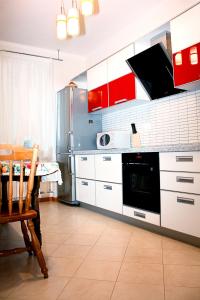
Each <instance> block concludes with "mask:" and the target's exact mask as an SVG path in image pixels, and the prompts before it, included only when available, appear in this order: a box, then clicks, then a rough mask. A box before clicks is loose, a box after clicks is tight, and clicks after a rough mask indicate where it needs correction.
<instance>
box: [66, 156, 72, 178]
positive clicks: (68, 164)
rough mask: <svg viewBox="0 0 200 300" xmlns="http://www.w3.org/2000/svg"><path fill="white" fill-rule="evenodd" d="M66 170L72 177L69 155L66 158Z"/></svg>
mask: <svg viewBox="0 0 200 300" xmlns="http://www.w3.org/2000/svg"><path fill="white" fill-rule="evenodd" d="M67 169H68V173H69V174H70V175H72V168H71V155H68V156H67Z"/></svg>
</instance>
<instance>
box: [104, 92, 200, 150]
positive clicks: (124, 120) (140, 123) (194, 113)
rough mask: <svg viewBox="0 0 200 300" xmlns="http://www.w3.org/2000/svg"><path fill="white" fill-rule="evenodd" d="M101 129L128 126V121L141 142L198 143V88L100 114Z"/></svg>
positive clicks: (116, 128)
mask: <svg viewBox="0 0 200 300" xmlns="http://www.w3.org/2000/svg"><path fill="white" fill-rule="evenodd" d="M102 123H103V126H102V130H103V131H108V130H129V131H130V133H131V123H135V124H136V128H137V131H138V133H139V134H140V137H141V143H142V146H159V145H179V144H193V143H200V91H199V90H198V91H195V92H185V93H182V94H178V95H173V96H170V97H166V98H162V99H159V100H154V101H149V102H148V101H147V103H146V104H144V105H141V106H132V107H130V108H126V109H120V106H119V110H118V111H115V112H109V113H106V114H103V116H102Z"/></svg>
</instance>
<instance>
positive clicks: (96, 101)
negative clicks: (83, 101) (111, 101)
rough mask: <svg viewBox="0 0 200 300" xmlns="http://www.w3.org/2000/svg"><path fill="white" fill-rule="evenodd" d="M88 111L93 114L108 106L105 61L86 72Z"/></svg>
mask: <svg viewBox="0 0 200 300" xmlns="http://www.w3.org/2000/svg"><path fill="white" fill-rule="evenodd" d="M87 82H88V111H89V112H93V111H96V110H98V109H102V108H105V107H107V106H108V78H107V61H103V62H101V63H99V64H98V65H96V66H94V67H93V68H91V69H89V70H88V71H87Z"/></svg>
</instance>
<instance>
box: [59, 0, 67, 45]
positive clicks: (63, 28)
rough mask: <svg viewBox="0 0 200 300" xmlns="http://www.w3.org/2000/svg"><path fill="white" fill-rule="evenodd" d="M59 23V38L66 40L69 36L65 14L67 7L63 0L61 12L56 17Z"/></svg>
mask: <svg viewBox="0 0 200 300" xmlns="http://www.w3.org/2000/svg"><path fill="white" fill-rule="evenodd" d="M56 23H57V26H56V27H57V28H56V29H57V38H58V39H59V40H65V39H66V37H67V17H66V14H65V8H64V3H63V0H62V1H61V6H60V14H58V15H57V19H56Z"/></svg>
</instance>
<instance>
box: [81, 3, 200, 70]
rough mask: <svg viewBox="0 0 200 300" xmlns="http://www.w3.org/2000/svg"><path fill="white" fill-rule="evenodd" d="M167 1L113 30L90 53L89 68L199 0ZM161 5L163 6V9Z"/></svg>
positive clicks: (87, 63)
mask: <svg viewBox="0 0 200 300" xmlns="http://www.w3.org/2000/svg"><path fill="white" fill-rule="evenodd" d="M122 2H123V1H122ZM165 2H166V4H165V6H164V5H163V1H162V2H161V3H159V1H158V4H157V6H156V7H155V6H153V7H152V10H151V11H149V15H148V17H146V18H145V20H144V19H143V17H142V15H138V17H137V19H135V18H134V19H133V20H127V24H128V25H127V27H126V28H125V29H123V30H121V31H120V32H119V31H118V32H113V35H112V36H111V37H110V38H109V39H107V40H106V41H103V43H102V47H98V49H96V50H95V51H93V52H91V53H89V55H88V56H87V60H86V67H87V69H88V68H90V67H92V66H93V65H95V64H97V63H98V62H100V61H102V60H103V59H105V58H107V57H108V56H110V55H112V54H114V53H115V52H117V51H119V50H120V49H122V48H124V47H126V46H127V45H129V44H130V43H132V42H134V41H136V40H137V39H139V38H141V37H143V36H144V35H146V34H148V33H149V32H151V31H153V30H155V29H156V28H158V27H160V26H161V25H163V24H165V23H166V22H168V21H170V20H171V19H172V18H174V17H176V16H177V15H179V14H180V13H182V12H184V11H185V10H187V9H189V8H191V7H192V6H193V5H195V4H197V3H198V2H199V1H197V0H176V1H175V0H165ZM161 5H162V6H161ZM133 6H134V5H133ZM160 6H161V7H162V10H161V7H160ZM113 9H114V8H113ZM144 9H145V7H144ZM122 13H123V3H122ZM111 22H112V20H111ZM119 22H120V16H119Z"/></svg>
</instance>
